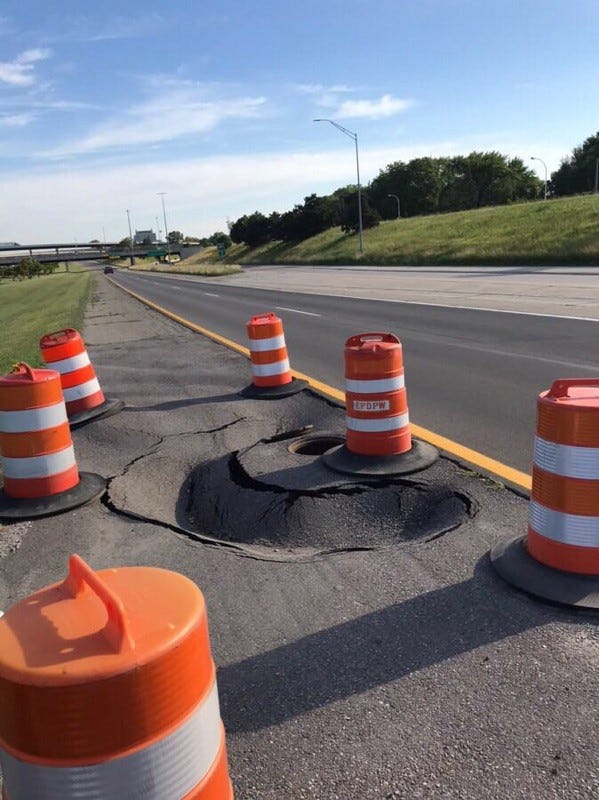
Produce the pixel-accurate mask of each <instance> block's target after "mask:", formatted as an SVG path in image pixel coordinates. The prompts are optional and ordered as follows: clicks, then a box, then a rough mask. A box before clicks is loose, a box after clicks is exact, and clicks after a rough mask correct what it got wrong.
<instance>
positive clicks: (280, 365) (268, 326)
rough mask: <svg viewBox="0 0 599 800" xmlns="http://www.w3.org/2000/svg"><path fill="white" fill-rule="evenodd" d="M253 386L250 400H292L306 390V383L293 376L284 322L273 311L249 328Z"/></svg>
mask: <svg viewBox="0 0 599 800" xmlns="http://www.w3.org/2000/svg"><path fill="white" fill-rule="evenodd" d="M246 328H247V335H248V340H249V350H250V361H251V367H252V383H251V385H250V386H248V387H247V388H246V389H244V390H243V393H242V394H244V395H245V396H246V397H255V398H264V399H276V398H280V397H290V396H291V395H293V394H296V393H297V392H301V391H302V390H303V389H305V388H306V386H307V383H306V381H302V380H298V379H297V378H294V377H293V373H292V372H291V367H290V366H289V355H288V353H287V345H286V343H285V333H284V331H283V322H282V320H281V318H280V317H278V316H277V315H276V314H274V313H273V312H272V311H270V312H268V313H266V314H257V315H256V316H254V317H252V318H251V319H250V321H249V322H248V323H247V325H246Z"/></svg>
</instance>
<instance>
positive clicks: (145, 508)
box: [0, 279, 599, 800]
mask: <svg viewBox="0 0 599 800" xmlns="http://www.w3.org/2000/svg"><path fill="white" fill-rule="evenodd" d="M242 322H243V320H241V321H240V324H242ZM85 335H86V340H87V342H88V345H89V352H90V355H91V357H92V359H93V361H94V364H95V367H96V371H97V373H98V375H99V377H100V380H101V382H102V385H103V387H104V389H105V390H106V391H107V392H108V393H110V395H112V396H115V397H120V398H122V399H123V400H125V402H126V404H127V405H126V408H125V409H124V410H123V411H122V412H121V413H120V414H119V415H117V416H114V417H111V418H109V419H106V420H101V421H98V422H94V423H92V424H90V425H88V426H86V427H84V428H81V429H80V430H77V431H75V432H74V442H75V448H76V454H77V457H78V461H79V466H80V468H81V469H87V470H93V471H95V472H99V473H102V474H103V475H104V476H106V477H107V478H109V485H108V489H107V492H106V493H105V495H104V497H103V498H102V501H97V502H95V503H93V504H90V505H88V506H86V507H84V508H82V509H79V510H77V511H75V512H72V513H69V514H66V515H62V516H59V517H53V518H48V519H46V520H42V521H38V522H34V523H24V524H20V525H15V526H7V527H4V528H0V608H3V609H5V608H6V607H7V606H8V605H10V604H12V603H13V602H15V601H16V600H17V599H18V598H21V597H23V596H26V595H27V594H29V593H30V592H32V591H33V590H35V589H37V588H39V587H40V586H42V585H45V584H47V583H49V582H51V581H54V580H59V579H61V578H62V577H64V575H65V571H66V564H67V558H68V555H69V554H70V553H71V552H78V553H79V554H80V555H82V556H83V557H84V558H85V559H86V560H88V561H89V562H90V563H91V564H92V565H93V566H94V567H96V568H102V567H107V566H117V565H127V564H148V565H158V566H163V567H166V568H170V569H174V570H177V571H179V572H181V573H183V574H185V575H187V576H188V577H190V578H191V579H193V580H194V581H196V582H197V583H198V585H199V586H200V587H201V589H202V591H203V592H204V594H205V596H206V600H207V605H208V613H209V620H210V629H211V643H212V648H213V652H214V656H215V660H216V662H217V664H218V665H219V673H218V681H219V688H220V697H221V706H222V713H223V719H224V722H225V727H226V729H227V743H228V749H229V755H230V769H231V776H232V779H233V782H234V785H235V789H236V797H238V798H244V799H246V800H261V799H262V798H268V800H296V798H310V800H314V798H318V799H319V800H350V799H351V800H355V798H357V797H359V798H361V799H363V800H369V799H370V798H372V799H373V800H374V798H377V799H379V798H405V800H408V799H409V800H411V799H412V798H427V800H428V799H431V800H438V799H440V798H443V799H444V800H445V798H460V800H473V799H474V798H476V799H477V798H485V799H486V798H490V799H491V800H494V799H495V798H497V800H499V798H501V800H505V798H510V799H511V798H522V800H524V798H526V800H537V799H538V800H541V799H542V800H553V799H554V798H563V799H564V800H565V799H566V798H568V800H571V799H574V800H577V799H578V798H585V800H591V798H596V797H597V795H598V793H599V771H598V764H599V744H598V742H597V737H596V726H597V697H596V685H597V673H598V670H597V664H598V656H599V636H598V629H597V625H596V621H595V619H594V618H591V617H587V616H582V615H577V614H574V613H571V612H568V611H566V610H562V609H557V608H553V607H550V606H544V605H541V604H540V603H537V602H535V601H533V600H530V599H529V598H527V597H526V596H525V595H522V594H520V593H517V592H515V591H513V590H512V589H511V588H510V587H509V586H507V585H506V584H504V583H503V582H502V581H501V580H500V579H499V578H498V577H497V576H496V575H495V573H494V572H493V570H492V568H491V567H490V564H489V559H488V551H489V548H490V547H491V546H492V545H493V544H494V543H495V542H497V541H499V540H500V539H502V538H505V537H508V536H511V535H513V534H514V533H517V532H524V531H525V528H526V519H527V502H526V500H525V499H523V498H521V497H519V496H517V495H516V494H514V493H512V492H510V491H507V490H505V489H504V488H502V487H501V486H500V485H498V484H496V483H494V482H492V481H489V480H487V479H482V478H480V477H479V476H477V475H475V474H473V473H472V472H470V471H469V470H466V469H462V468H460V467H458V466H456V465H454V464H452V463H451V462H448V461H446V460H442V461H441V466H440V469H441V470H442V477H443V481H444V485H446V486H448V487H452V490H453V489H454V488H456V487H457V489H459V491H460V493H461V496H462V497H463V498H468V500H469V503H471V504H472V505H471V511H472V513H469V514H468V515H466V518H465V519H462V520H461V521H460V524H459V525H458V526H457V527H455V528H453V529H452V530H448V531H446V532H445V533H443V534H442V535H440V536H437V537H429V536H424V537H416V538H404V539H399V537H398V541H396V542H395V543H394V542H390V541H389V540H388V539H385V541H382V540H380V539H379V540H377V539H376V537H377V536H378V535H379V534H380V530H379V528H380V527H381V523H380V520H377V518H376V516H375V515H371V516H370V517H369V516H368V513H369V512H368V509H367V508H364V509H361V510H360V509H357V510H355V511H354V514H355V515H356V516H355V519H356V520H358V516H357V515H358V514H362V519H365V520H366V521H367V522H368V521H370V525H371V528H372V533H373V536H372V538H373V546H372V548H371V549H366V550H362V549H355V548H349V547H348V548H346V549H342V550H341V551H340V552H336V553H328V554H326V555H325V554H318V553H317V552H316V553H311V555H310V557H309V558H298V557H297V555H298V553H297V550H298V549H301V548H296V547H294V546H293V545H296V544H298V543H300V542H301V537H302V536H304V535H305V530H306V528H308V527H309V525H310V518H309V514H308V512H307V511H306V514H305V517H304V518H303V519H302V520H301V521H299V522H297V523H296V527H297V541H295V542H294V541H291V542H289V541H287V542H286V543H285V545H284V546H282V547H281V548H280V550H279V551H278V552H274V551H275V550H277V549H278V548H277V547H276V546H273V545H272V543H262V544H260V543H258V542H250V543H244V542H240V541H234V539H236V538H237V539H239V537H234V536H231V537H230V540H229V541H225V539H224V537H219V536H215V535H214V533H218V531H210V530H207V529H206V528H202V526H201V525H200V524H199V523H198V518H197V514H196V518H195V526H194V525H193V524H191V523H192V522H193V520H190V518H189V513H188V512H189V509H188V502H189V497H190V494H189V488H190V485H191V483H190V481H191V479H192V477H193V476H194V475H196V474H197V471H198V470H202V468H203V467H204V468H205V466H206V465H208V464H214V463H215V462H218V463H221V462H220V460H221V459H227V458H229V459H230V458H231V456H232V454H235V453H237V454H238V455H237V458H238V459H239V461H240V463H242V464H243V465H244V470H245V472H246V473H247V474H248V475H250V476H253V477H254V479H255V480H258V481H263V482H265V483H269V482H271V483H272V481H271V478H267V479H265V478H264V474H263V473H264V472H268V471H269V468H268V465H264V466H265V469H262V474H260V475H258V474H257V473H256V469H257V468H259V463H257V462H256V461H254V460H251V463H250V460H248V459H246V460H245V461H244V457H245V456H244V454H248V453H251V452H252V449H253V448H256V450H255V452H257V450H258V449H260V447H261V446H262V445H259V444H258V443H260V442H262V443H263V444H264V440H268V439H269V438H272V437H275V436H277V435H279V434H281V433H284V432H286V431H288V430H290V429H291V427H296V428H297V427H298V426H299V425H300V424H304V425H308V424H311V425H314V430H335V429H337V430H339V428H340V427H342V418H343V413H342V411H341V410H338V409H334V408H332V407H331V406H330V405H328V404H327V403H325V402H324V401H322V400H319V399H316V398H315V397H313V396H310V395H306V396H302V398H303V399H302V400H299V398H298V400H297V407H296V406H292V405H290V406H287V405H286V404H287V403H293V402H295V401H294V400H293V398H291V399H290V400H288V401H277V402H276V404H273V403H270V402H260V401H256V400H247V399H243V398H241V397H240V396H239V394H238V392H239V390H240V389H241V388H243V386H245V385H246V384H247V382H248V378H249V365H248V362H247V361H246V360H245V359H244V358H242V357H240V356H238V355H236V354H235V353H233V352H230V351H228V350H227V349H225V348H223V347H221V346H219V345H216V344H213V343H211V342H209V341H207V340H206V339H204V338H203V337H201V336H198V335H195V334H193V333H191V332H189V331H187V330H185V329H183V328H181V327H179V326H177V325H176V324H175V323H172V322H170V321H168V320H166V319H164V318H162V317H161V316H159V315H158V314H156V313H155V312H152V311H150V310H148V309H146V308H145V307H143V306H142V305H140V304H138V303H137V302H136V301H135V300H133V299H131V298H129V297H127V296H125V295H124V294H123V293H122V292H120V290H119V289H118V288H116V287H113V286H110V285H108V284H107V283H106V282H105V281H104V280H103V279H101V280H100V281H99V288H98V291H97V297H96V298H95V301H94V304H93V305H92V306H91V307H90V309H89V312H88V315H87V323H86V330H85ZM304 404H305V405H304ZM223 463H224V462H223ZM215 474H216V473H215ZM438 477H441V474H439V475H438ZM287 478H292V479H293V480H294V481H295V480H296V477H294V476H293V475H291V476H287ZM287 478H285V481H284V482H285V485H287ZM424 478H425V476H424V475H423V476H420V477H418V476H414V480H415V481H420V480H421V479H424ZM426 479H427V480H428V478H426ZM223 480H224V479H223ZM341 480H343V478H341ZM277 485H279V486H283V488H284V485H283V483H282V482H281V480H280V479H279V483H278V484H277ZM294 485H297V484H294ZM217 488H219V489H221V488H222V485H221V486H219V487H217ZM313 488H314V487H313ZM245 491H247V492H248V494H247V495H244V497H243V498H241V499H239V498H237V499H236V498H235V497H234V496H233V495H231V498H230V500H229V504H230V507H229V508H228V509H227V513H228V514H229V515H230V517H231V518H233V517H234V516H235V515H236V514H238V515H239V516H240V519H241V520H243V518H244V515H247V514H248V513H249V511H248V508H247V506H248V505H249V504H250V502H251V501H250V500H248V498H249V497H250V494H251V488H247V489H246V490H245ZM256 494H258V493H256ZM194 496H195V503H196V506H197V507H201V506H202V504H203V506H204V508H205V509H209V507H210V504H213V503H214V502H215V499H216V493H212V492H206V491H204V492H197V493H196V494H195V495H194ZM364 496H367V495H364ZM319 502H322V503H323V504H325V503H326V502H327V500H326V498H322V499H321V500H320V501H319ZM246 518H247V517H246ZM335 525H336V520H335V519H333V520H331V522H330V524H329V528H334V526H335ZM300 526H301V528H302V530H301V531H300V530H299V527H300ZM242 529H243V525H240V530H242ZM238 532H239V531H238ZM220 533H221V534H222V533H223V531H221V532H220ZM292 533H293V527H292V526H290V528H289V535H292ZM2 545H3V546H2ZM99 713H101V710H99Z"/></svg>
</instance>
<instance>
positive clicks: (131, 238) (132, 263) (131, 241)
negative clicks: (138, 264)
mask: <svg viewBox="0 0 599 800" xmlns="http://www.w3.org/2000/svg"><path fill="white" fill-rule="evenodd" d="M127 222H128V224H129V249H130V251H131V255H130V256H129V259H130V260H131V266H132V267H133V266H135V258H134V257H133V236H132V234H131V217H130V216H129V209H127Z"/></svg>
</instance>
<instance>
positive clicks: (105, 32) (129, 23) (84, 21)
mask: <svg viewBox="0 0 599 800" xmlns="http://www.w3.org/2000/svg"><path fill="white" fill-rule="evenodd" d="M166 25H167V21H166V19H165V18H164V17H163V16H162V15H161V14H158V13H156V12H153V13H144V14H142V15H140V16H137V17H124V16H122V15H117V16H113V17H109V18H107V19H104V20H103V21H101V22H100V23H99V24H98V21H97V20H96V19H95V18H92V17H88V16H85V15H82V16H79V17H77V18H75V19H71V20H69V22H68V23H66V24H65V26H64V29H63V30H61V31H60V32H57V33H54V34H50V35H46V36H45V41H48V42H104V41H113V40H118V39H135V38H140V37H143V36H149V35H151V34H152V33H155V32H156V31H160V30H164V29H165V27H166Z"/></svg>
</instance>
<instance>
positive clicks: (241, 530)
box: [186, 433, 475, 551]
mask: <svg viewBox="0 0 599 800" xmlns="http://www.w3.org/2000/svg"><path fill="white" fill-rule="evenodd" d="M340 441H343V439H342V437H340V436H339V435H338V434H328V433H314V434H311V435H310V436H302V437H298V438H296V439H295V440H293V441H291V442H290V441H289V440H286V441H285V440H284V441H281V440H277V441H264V440H262V441H259V442H257V443H256V444H254V445H252V446H250V447H247V448H245V449H243V450H239V451H235V452H233V453H229V454H227V455H225V456H222V457H220V458H216V459H214V460H212V461H209V462H203V463H201V464H199V465H198V466H197V467H196V468H195V469H194V470H193V471H192V473H191V474H190V476H189V480H188V484H187V486H188V500H187V508H186V514H187V518H188V521H189V523H190V525H192V526H193V527H194V528H196V529H198V530H202V531H203V532H205V533H207V534H209V535H211V536H214V537H217V538H219V539H223V540H225V541H231V542H239V543H243V544H252V545H262V546H267V547H276V548H284V549H295V548H308V549H312V550H317V551H323V550H324V551H327V550H343V549H352V548H376V547H381V546H389V545H393V544H400V543H403V542H410V541H417V540H430V539H434V538H436V537H438V536H441V535H442V534H444V533H447V532H448V531H451V530H454V529H455V528H457V527H459V526H460V525H462V524H463V523H464V522H466V521H467V520H468V519H469V518H470V517H471V516H473V514H474V510H475V509H474V503H473V502H472V501H471V499H470V498H469V497H468V496H467V495H466V494H465V493H463V492H462V491H460V490H459V487H455V486H451V485H449V484H448V483H447V481H446V479H445V477H444V476H445V475H446V471H445V469H444V468H443V466H442V465H434V466H433V467H431V468H430V469H428V470H426V471H424V472H421V473H418V474H416V475H411V476H409V478H402V479H393V478H390V479H384V480H381V479H363V478H357V477H352V476H345V475H340V474H336V473H334V472H331V471H330V470H328V469H327V468H326V467H325V466H324V465H323V463H322V462H321V460H320V455H321V454H322V453H324V452H327V451H328V450H329V449H331V448H332V447H335V446H336V445H338V444H339V443H340Z"/></svg>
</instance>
